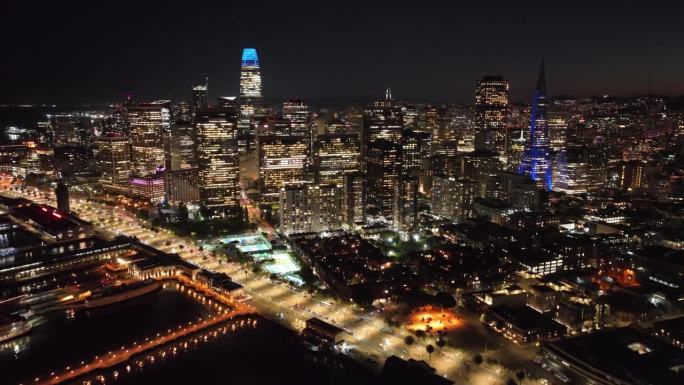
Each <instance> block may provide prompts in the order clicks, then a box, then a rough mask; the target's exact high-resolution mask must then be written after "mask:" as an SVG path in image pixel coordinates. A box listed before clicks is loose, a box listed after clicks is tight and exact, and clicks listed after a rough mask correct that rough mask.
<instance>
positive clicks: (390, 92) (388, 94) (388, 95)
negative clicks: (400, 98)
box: [385, 87, 392, 100]
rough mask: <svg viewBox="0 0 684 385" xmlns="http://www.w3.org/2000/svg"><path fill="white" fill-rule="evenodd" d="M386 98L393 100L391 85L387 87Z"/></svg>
mask: <svg viewBox="0 0 684 385" xmlns="http://www.w3.org/2000/svg"><path fill="white" fill-rule="evenodd" d="M385 100H392V89H391V88H389V87H387V88H385Z"/></svg>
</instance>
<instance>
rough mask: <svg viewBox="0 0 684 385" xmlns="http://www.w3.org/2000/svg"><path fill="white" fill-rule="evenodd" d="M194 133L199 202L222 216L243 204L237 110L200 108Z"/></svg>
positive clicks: (212, 214)
mask: <svg viewBox="0 0 684 385" xmlns="http://www.w3.org/2000/svg"><path fill="white" fill-rule="evenodd" d="M195 132H196V133H197V165H198V169H199V183H198V184H199V195H200V201H201V203H202V205H203V206H204V207H205V208H206V209H207V211H209V213H210V215H211V216H223V215H225V214H228V213H230V211H232V210H234V209H235V208H237V207H238V206H239V204H240V203H239V202H240V178H239V171H240V169H239V155H238V149H237V111H235V110H232V109H214V110H203V111H198V112H197V114H196V115H195Z"/></svg>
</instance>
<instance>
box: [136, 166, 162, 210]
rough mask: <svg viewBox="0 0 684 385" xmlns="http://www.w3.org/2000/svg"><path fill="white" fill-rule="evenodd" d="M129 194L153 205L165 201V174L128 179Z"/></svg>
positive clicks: (159, 173)
mask: <svg viewBox="0 0 684 385" xmlns="http://www.w3.org/2000/svg"><path fill="white" fill-rule="evenodd" d="M128 184H129V193H130V194H131V195H132V196H133V197H135V198H138V199H142V200H146V201H149V202H153V203H160V202H161V201H163V200H164V192H165V190H164V173H163V172H158V173H155V174H148V175H145V176H132V177H130V178H128Z"/></svg>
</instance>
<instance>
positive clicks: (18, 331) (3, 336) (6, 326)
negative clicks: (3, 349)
mask: <svg viewBox="0 0 684 385" xmlns="http://www.w3.org/2000/svg"><path fill="white" fill-rule="evenodd" d="M32 327H33V326H32V325H31V322H30V321H28V320H26V319H23V318H21V317H12V318H7V319H3V320H2V321H1V323H0V342H3V341H7V340H11V339H12V338H16V337H19V336H22V335H24V334H26V333H28V332H29V331H30V330H31V328H32Z"/></svg>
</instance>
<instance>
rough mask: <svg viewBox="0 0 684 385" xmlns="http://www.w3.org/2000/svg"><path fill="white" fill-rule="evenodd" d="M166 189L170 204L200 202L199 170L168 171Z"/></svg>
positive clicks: (165, 182) (165, 181)
mask: <svg viewBox="0 0 684 385" xmlns="http://www.w3.org/2000/svg"><path fill="white" fill-rule="evenodd" d="M165 177H166V179H165V180H164V187H165V189H166V197H167V199H168V201H169V203H172V204H176V203H181V202H183V203H189V202H199V200H200V194H199V170H198V169H196V168H186V169H182V170H171V171H166V175H165Z"/></svg>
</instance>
